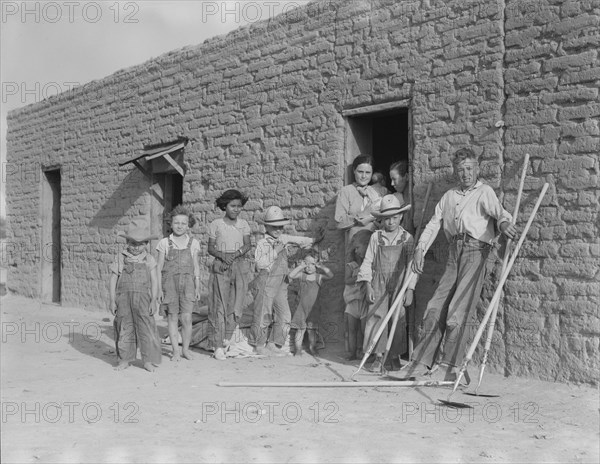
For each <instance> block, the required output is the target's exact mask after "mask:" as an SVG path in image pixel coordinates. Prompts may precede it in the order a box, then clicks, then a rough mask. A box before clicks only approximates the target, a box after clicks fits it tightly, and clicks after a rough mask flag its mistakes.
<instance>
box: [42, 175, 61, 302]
mask: <svg viewBox="0 0 600 464" xmlns="http://www.w3.org/2000/svg"><path fill="white" fill-rule="evenodd" d="M41 201H42V204H41V217H42V247H43V250H42V253H41V256H42V263H41V264H42V269H41V274H42V276H41V277H42V278H41V299H42V301H45V302H51V303H60V301H61V270H62V256H61V248H62V243H61V229H60V222H61V215H60V203H61V176H60V169H52V170H47V171H44V176H43V179H42V199H41Z"/></svg>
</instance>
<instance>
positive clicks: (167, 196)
mask: <svg viewBox="0 0 600 464" xmlns="http://www.w3.org/2000/svg"><path fill="white" fill-rule="evenodd" d="M153 177H154V184H153V186H154V192H155V194H156V193H158V192H160V195H161V199H160V201H159V204H158V205H157V208H156V209H155V214H156V215H157V217H156V222H157V223H159V224H161V230H160V233H161V234H162V235H161V236H162V237H165V236H167V235H168V234H170V233H171V225H170V224H169V213H170V212H171V210H172V209H173V208H175V207H176V206H178V205H180V204H182V203H183V177H182V176H181V175H179V173H175V174H170V173H169V174H167V173H160V174H154V175H153ZM157 232H158V231H157Z"/></svg>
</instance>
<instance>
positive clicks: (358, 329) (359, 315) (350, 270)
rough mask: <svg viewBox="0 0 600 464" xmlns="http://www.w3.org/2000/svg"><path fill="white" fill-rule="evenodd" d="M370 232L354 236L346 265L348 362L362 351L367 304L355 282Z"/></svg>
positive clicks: (365, 231)
mask: <svg viewBox="0 0 600 464" xmlns="http://www.w3.org/2000/svg"><path fill="white" fill-rule="evenodd" d="M370 237H371V231H369V230H361V231H359V232H357V233H356V235H354V237H353V238H352V242H351V243H350V247H349V248H350V258H349V259H350V262H348V263H346V271H345V279H344V281H345V287H344V303H346V310H345V311H344V319H345V322H346V336H347V340H348V352H349V356H348V358H347V360H348V361H353V360H355V359H358V356H359V352H360V351H361V350H362V345H363V334H364V328H363V327H362V326H363V325H364V324H365V322H366V319H365V316H366V313H367V303H366V300H365V295H364V293H363V291H362V288H361V285H360V284H358V283H357V282H356V278H357V277H358V271H359V268H360V265H361V264H362V262H363V259H364V258H365V253H366V252H367V246H368V245H369V238H370Z"/></svg>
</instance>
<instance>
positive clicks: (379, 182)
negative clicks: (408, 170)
mask: <svg viewBox="0 0 600 464" xmlns="http://www.w3.org/2000/svg"><path fill="white" fill-rule="evenodd" d="M371 187H373V188H374V189H375V191H376V192H377V193H378V194H379V196H381V197H384V196H385V195H387V194H388V193H390V191H389V190H388V188H387V186H386V185H385V177H383V174H381V173H380V172H374V173H373V177H371Z"/></svg>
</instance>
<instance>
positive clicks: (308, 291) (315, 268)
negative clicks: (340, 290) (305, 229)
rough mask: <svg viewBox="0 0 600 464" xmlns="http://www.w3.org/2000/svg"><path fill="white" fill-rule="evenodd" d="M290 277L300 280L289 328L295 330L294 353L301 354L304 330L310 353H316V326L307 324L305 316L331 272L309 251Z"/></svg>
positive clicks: (306, 316)
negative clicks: (298, 298)
mask: <svg viewBox="0 0 600 464" xmlns="http://www.w3.org/2000/svg"><path fill="white" fill-rule="evenodd" d="M289 278H290V279H299V280H300V290H299V292H298V295H299V297H300V301H299V302H298V306H297V307H296V311H295V312H294V316H293V317H292V323H291V329H292V330H295V336H294V346H295V348H296V351H295V355H296V356H302V354H303V351H302V341H303V340H304V332H305V331H306V330H308V342H309V352H310V354H316V346H317V330H318V327H313V326H312V324H311V326H307V318H308V316H309V315H310V313H311V311H312V309H313V307H314V305H315V303H316V301H317V296H318V294H319V289H320V288H321V284H322V283H323V281H325V280H329V279H331V278H333V272H331V270H330V269H329V268H328V267H326V266H324V265H322V264H321V263H319V262H318V261H317V258H316V254H315V253H314V252H313V253H309V254H308V255H307V256H306V257H305V258H304V259H303V260H302V261H301V262H300V264H299V265H298V266H296V267H295V268H294V269H293V270H292V271H291V272H290V274H289Z"/></svg>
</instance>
